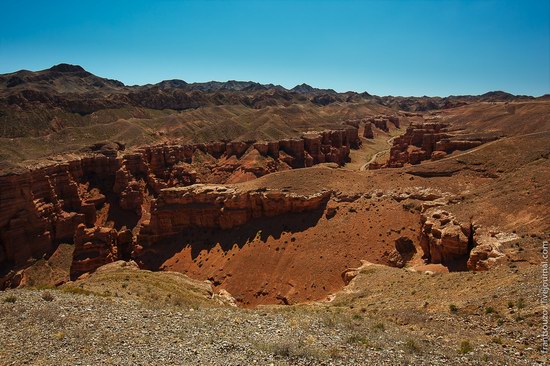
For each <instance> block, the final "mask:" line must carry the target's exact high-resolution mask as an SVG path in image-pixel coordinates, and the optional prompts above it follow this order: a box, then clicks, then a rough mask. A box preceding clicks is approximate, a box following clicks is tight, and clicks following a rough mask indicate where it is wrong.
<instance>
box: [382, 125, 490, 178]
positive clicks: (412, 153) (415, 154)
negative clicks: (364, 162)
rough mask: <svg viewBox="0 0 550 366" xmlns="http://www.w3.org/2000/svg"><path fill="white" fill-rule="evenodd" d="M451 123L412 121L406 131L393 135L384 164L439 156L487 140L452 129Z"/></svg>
mask: <svg viewBox="0 0 550 366" xmlns="http://www.w3.org/2000/svg"><path fill="white" fill-rule="evenodd" d="M448 127H449V126H448V125H447V124H445V123H441V122H428V123H424V124H417V125H410V126H409V127H408V128H407V131H406V132H405V134H404V135H402V136H399V137H397V138H396V139H394V141H393V146H392V148H391V150H390V158H389V160H388V161H387V163H386V164H385V166H386V167H391V168H394V167H401V166H403V165H405V164H419V163H420V162H422V161H423V160H428V159H432V160H438V159H441V158H443V157H445V156H446V154H450V153H452V152H453V151H455V150H467V149H470V148H473V147H476V146H479V145H481V144H483V143H484V142H486V141H487V140H486V139H484V138H479V137H475V136H463V135H460V134H457V133H453V132H450V131H449V128H448Z"/></svg>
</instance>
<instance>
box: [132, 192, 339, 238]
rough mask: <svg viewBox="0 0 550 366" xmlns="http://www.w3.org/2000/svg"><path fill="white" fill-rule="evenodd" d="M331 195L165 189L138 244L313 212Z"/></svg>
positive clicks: (323, 193) (154, 203)
mask: <svg viewBox="0 0 550 366" xmlns="http://www.w3.org/2000/svg"><path fill="white" fill-rule="evenodd" d="M330 194H331V193H330V192H329V191H325V192H322V193H318V194H313V195H309V196H302V195H297V194H289V193H285V192H281V191H269V190H266V191H240V190H238V189H235V188H231V187H226V186H219V185H203V184H197V185H192V186H189V187H179V188H169V189H164V190H163V191H162V192H161V194H160V195H159V196H158V198H157V199H156V200H154V201H153V203H152V205H151V218H150V220H147V221H145V222H143V226H142V228H141V230H140V233H139V237H138V242H139V243H140V244H141V245H143V246H144V247H148V246H151V245H154V244H155V243H156V242H158V241H159V240H161V239H163V238H166V237H171V236H174V235H177V234H179V233H181V232H184V231H185V230H187V229H191V228H211V229H221V230H227V229H231V228H233V227H236V226H241V225H243V224H245V223H247V222H249V221H250V220H252V219H257V218H261V217H273V216H278V215H282V214H285V213H290V212H303V211H308V210H314V209H318V208H321V207H323V206H324V204H326V202H327V201H328V199H329V197H330Z"/></svg>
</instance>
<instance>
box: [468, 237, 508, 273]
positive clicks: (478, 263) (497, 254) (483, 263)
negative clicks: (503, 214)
mask: <svg viewBox="0 0 550 366" xmlns="http://www.w3.org/2000/svg"><path fill="white" fill-rule="evenodd" d="M515 239H518V236H517V235H516V234H506V233H491V234H487V233H476V235H475V236H474V240H475V245H476V246H475V247H474V248H473V249H472V251H471V252H470V257H469V258H468V262H467V265H468V269H470V270H472V271H485V270H489V269H491V268H493V267H495V266H496V265H498V264H499V263H502V262H503V261H504V260H505V259H506V255H505V254H504V253H503V252H502V251H501V247H502V244H504V243H506V242H507V241H510V240H515Z"/></svg>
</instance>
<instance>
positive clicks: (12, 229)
mask: <svg viewBox="0 0 550 366" xmlns="http://www.w3.org/2000/svg"><path fill="white" fill-rule="evenodd" d="M358 141H359V138H358V134H357V130H356V129H354V128H351V127H349V128H345V129H341V130H326V131H320V132H315V133H308V134H306V135H304V136H303V137H302V138H297V139H287V140H282V141H270V142H255V141H249V142H240V141H236V142H235V141H234V142H214V143H208V144H193V145H176V144H173V145H172V144H165V145H156V146H146V147H142V148H138V149H136V150H134V151H131V152H126V153H121V152H118V154H117V152H116V151H115V152H114V154H111V153H109V154H107V155H108V156H106V155H103V154H94V155H89V156H85V157H81V158H77V159H74V160H71V161H66V162H59V163H56V164H52V165H49V166H44V167H36V168H34V169H32V170H26V171H23V172H21V173H10V174H6V175H3V176H0V276H4V275H6V274H8V272H9V271H10V270H12V269H17V268H21V267H24V266H25V265H27V261H29V260H30V261H32V260H35V259H39V258H42V257H43V256H45V255H49V254H51V253H52V252H53V251H54V250H55V248H56V247H57V245H58V244H59V243H75V244H77V242H78V245H77V248H76V249H75V257H78V258H80V257H83V258H84V257H85V259H90V260H88V261H85V262H82V263H80V264H77V265H76V266H75V271H74V273H77V272H82V271H86V270H91V269H93V267H97V265H101V264H105V262H109V261H110V260H111V259H114V258H117V257H118V255H114V254H112V255H110V254H107V253H112V252H113V249H112V248H114V247H119V246H120V245H127V243H123V244H121V243H119V241H120V240H121V239H120V235H119V231H120V230H121V228H122V226H127V227H128V230H133V229H135V228H136V226H137V225H138V222H139V220H141V218H142V217H146V216H148V212H147V211H148V209H147V207H148V204H149V203H148V202H149V201H150V198H151V197H155V196H157V195H158V194H160V192H161V190H162V189H164V188H169V187H175V186H188V185H191V184H194V183H198V182H205V183H207V182H213V183H225V182H239V181H245V180H250V179H254V178H256V177H259V176H262V175H265V174H268V173H271V172H275V171H279V170H285V169H292V168H300V167H307V166H311V165H314V164H318V163H323V162H334V163H338V164H344V163H345V162H347V161H348V160H349V151H350V148H352V147H354V146H357V144H358ZM77 228H78V230H77ZM104 228H106V229H105V230H111V229H113V228H115V229H116V233H113V234H112V236H113V239H112V240H110V239H109V240H107V241H103V240H99V241H98V240H95V239H91V238H88V239H82V238H85V237H88V236H90V235H91V236H93V237H96V236H97V235H99V236H102V235H103V234H102V230H103V229H104ZM89 229H93V230H96V229H99V232H95V231H94V233H95V234H91V233H88V231H87V230H89ZM82 230H84V231H82ZM75 234H78V235H77V236H78V238H76V237H75ZM96 234H97V235H96ZM115 234H116V235H115ZM124 240H125V241H126V242H127V241H128V239H127V238H125V239H124ZM87 243H92V244H93V245H92V246H93V247H94V248H95V249H98V248H97V246H98V245H99V246H102V245H103V246H105V248H104V249H102V250H95V249H94V250H93V251H89V250H88V249H89V248H91V246H90V245H88V244H87ZM94 243H95V244H94ZM101 243H103V244H101ZM92 252H93V253H99V254H98V255H97V256H96V257H97V258H103V259H101V260H97V259H93V256H92V255H89V254H90V253H92ZM81 254H82V255H81ZM96 262H97V263H96ZM79 265H80V266H81V267H79Z"/></svg>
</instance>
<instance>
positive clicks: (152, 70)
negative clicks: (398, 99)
mask: <svg viewBox="0 0 550 366" xmlns="http://www.w3.org/2000/svg"><path fill="white" fill-rule="evenodd" d="M0 11H1V13H2V14H3V17H2V22H0V73H6V72H12V71H16V70H19V69H30V70H39V69H44V68H48V67H50V66H52V65H54V64H57V63H61V62H67V63H73V64H79V65H81V66H83V67H84V68H85V69H87V70H89V71H90V72H93V73H94V74H97V75H99V76H104V77H109V78H114V79H118V80H121V81H123V82H124V83H126V84H130V85H132V84H144V83H155V82H158V81H161V80H163V79H183V80H186V81H188V82H194V81H208V80H222V81H223V80H231V79H235V80H254V81H258V82H262V83H270V82H272V83H275V84H281V85H283V86H285V87H293V86H294V85H296V84H298V83H302V82H305V83H308V84H311V85H313V86H317V87H323V88H333V89H336V90H338V91H346V90H354V91H359V92H361V91H368V92H370V93H373V94H378V95H388V94H391V95H441V96H444V95H450V94H480V93H484V92H486V91H489V90H506V91H509V92H512V93H516V94H529V95H542V94H545V93H550V0H539V1H526V0H522V1H520V0H517V1H505V0H499V1H484V0H480V1H451V0H441V1H437V0H430V1H413V0H411V1H351V0H350V1H328V0H316V1H314V0H301V1H290V0H287V1H229V0H228V1H175V0H173V1H163V0H160V1H140V0H132V1H102V0H95V1H84V0H82V1H24V0H18V1H15V0H14V1H8V0H3V1H2V2H1V3H0Z"/></svg>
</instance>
